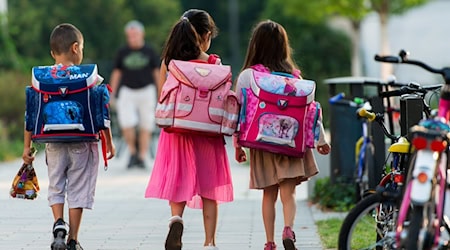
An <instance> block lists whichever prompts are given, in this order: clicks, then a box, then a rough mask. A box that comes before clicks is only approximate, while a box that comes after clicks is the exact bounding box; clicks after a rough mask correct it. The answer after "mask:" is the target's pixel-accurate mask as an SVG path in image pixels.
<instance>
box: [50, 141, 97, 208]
mask: <svg viewBox="0 0 450 250" xmlns="http://www.w3.org/2000/svg"><path fill="white" fill-rule="evenodd" d="M45 153H46V163H47V167H48V180H49V183H48V202H49V206H52V205H54V204H64V202H65V199H66V195H67V204H68V207H69V208H87V209H91V208H92V206H93V204H94V194H95V186H96V183H97V174H98V164H99V153H98V143H96V142H82V143H47V145H46V148H45Z"/></svg>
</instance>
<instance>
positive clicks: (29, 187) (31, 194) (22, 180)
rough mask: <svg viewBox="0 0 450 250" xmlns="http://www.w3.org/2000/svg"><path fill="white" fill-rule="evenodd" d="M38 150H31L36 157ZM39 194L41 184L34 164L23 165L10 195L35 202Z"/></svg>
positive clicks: (13, 183)
mask: <svg viewBox="0 0 450 250" xmlns="http://www.w3.org/2000/svg"><path fill="white" fill-rule="evenodd" d="M36 152H37V150H36V148H34V147H32V148H31V152H30V154H31V155H35V154H36ZM38 192H39V182H38V179H37V176H36V172H35V171H34V167H33V164H32V163H31V164H26V163H23V164H22V166H21V167H20V169H19V172H17V175H16V176H15V177H14V180H13V182H12V185H11V190H10V191H9V194H10V195H11V197H13V198H21V199H29V200H34V199H35V198H36V197H37V194H38Z"/></svg>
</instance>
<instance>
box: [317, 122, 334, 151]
mask: <svg viewBox="0 0 450 250" xmlns="http://www.w3.org/2000/svg"><path fill="white" fill-rule="evenodd" d="M330 151H331V146H330V144H329V143H328V142H327V140H326V139H325V129H324V128H323V124H322V123H320V133H319V141H318V142H317V152H319V153H320V154H322V155H327V154H329V153H330Z"/></svg>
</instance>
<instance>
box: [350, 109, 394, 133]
mask: <svg viewBox="0 0 450 250" xmlns="http://www.w3.org/2000/svg"><path fill="white" fill-rule="evenodd" d="M358 115H359V116H361V117H364V118H366V119H367V121H369V122H372V121H376V122H377V123H378V124H380V127H381V129H382V130H383V133H384V134H385V135H386V136H387V137H388V138H389V139H391V140H394V141H396V140H398V138H400V137H399V136H396V135H393V134H391V133H389V131H388V130H387V128H386V126H385V125H384V122H383V121H384V115H383V114H382V113H373V112H370V111H368V110H366V109H365V108H360V109H359V110H358Z"/></svg>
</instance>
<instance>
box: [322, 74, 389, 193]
mask: <svg viewBox="0 0 450 250" xmlns="http://www.w3.org/2000/svg"><path fill="white" fill-rule="evenodd" d="M379 83H382V81H380V80H379V79H376V78H366V77H339V78H331V79H327V80H325V84H327V85H329V95H330V97H331V98H330V102H329V111H328V113H329V119H330V120H329V121H330V136H331V146H332V148H331V153H330V181H331V182H332V183H334V182H336V181H338V180H339V181H344V182H348V183H354V181H355V179H354V178H355V168H356V162H355V157H356V156H355V145H356V142H357V141H358V139H359V138H360V137H361V136H362V121H361V120H359V119H358V118H357V114H356V112H357V109H358V108H359V107H358V105H357V104H356V103H354V102H353V98H355V97H363V98H366V99H369V101H370V104H371V106H372V111H374V112H383V111H384V106H383V102H382V100H381V99H380V98H379V97H377V96H371V97H368V96H365V93H364V90H365V87H367V86H372V87H373V86H375V85H377V84H379ZM344 86H345V87H347V89H346V90H347V92H345V94H343V95H344V96H345V97H344V98H339V95H336V94H337V93H336V91H337V87H339V88H340V89H341V90H342V89H343V87H344ZM371 128H372V129H371V134H372V139H373V144H374V148H375V152H374V153H375V155H374V156H375V157H374V166H375V167H376V170H375V175H376V177H375V178H376V179H375V182H378V180H379V179H381V173H382V166H383V164H384V160H385V155H386V153H385V143H384V134H383V131H382V129H381V128H380V126H378V125H375V126H371ZM371 187H372V186H371Z"/></svg>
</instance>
